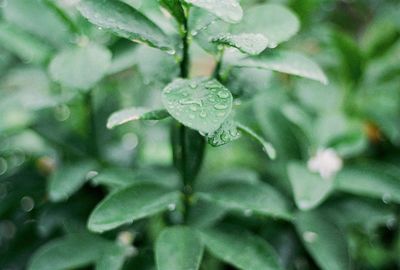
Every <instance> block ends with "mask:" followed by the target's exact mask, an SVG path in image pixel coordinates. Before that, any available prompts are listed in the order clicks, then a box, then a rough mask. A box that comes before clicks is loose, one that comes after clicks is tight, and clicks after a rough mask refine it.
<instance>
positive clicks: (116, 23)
mask: <svg viewBox="0 0 400 270" xmlns="http://www.w3.org/2000/svg"><path fill="white" fill-rule="evenodd" d="M78 9H79V11H80V12H81V13H82V15H83V16H84V17H86V18H87V19H88V20H89V21H90V22H91V23H93V24H95V25H97V26H98V27H101V28H104V29H107V30H109V31H111V32H112V33H114V34H116V35H118V36H120V37H123V38H127V39H130V40H132V41H136V40H138V41H140V42H144V43H146V44H148V45H150V46H152V47H156V48H160V49H162V50H165V51H169V52H171V53H173V52H175V50H174V46H172V44H171V41H170V40H169V38H168V36H167V35H166V34H165V33H164V32H163V31H162V30H161V29H160V28H159V27H158V26H157V25H156V24H155V23H154V22H152V21H151V20H150V19H148V18H147V17H146V16H144V15H143V14H142V13H140V12H139V11H137V10H136V9H134V8H133V7H131V6H129V5H127V4H124V3H122V2H119V1H115V0H82V1H81V3H80V4H79V6H78Z"/></svg>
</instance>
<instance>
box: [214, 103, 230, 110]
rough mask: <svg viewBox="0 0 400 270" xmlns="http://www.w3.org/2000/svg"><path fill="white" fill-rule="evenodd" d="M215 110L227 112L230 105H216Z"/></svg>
mask: <svg viewBox="0 0 400 270" xmlns="http://www.w3.org/2000/svg"><path fill="white" fill-rule="evenodd" d="M214 108H215V109H217V110H225V109H227V108H228V105H226V104H215V105H214Z"/></svg>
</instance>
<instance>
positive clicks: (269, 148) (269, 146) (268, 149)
mask: <svg viewBox="0 0 400 270" xmlns="http://www.w3.org/2000/svg"><path fill="white" fill-rule="evenodd" d="M237 126H238V129H239V130H241V131H243V132H244V133H245V134H247V135H249V136H250V137H252V138H254V139H255V140H256V141H258V142H259V143H260V144H261V145H262V146H263V150H264V151H265V153H267V155H268V156H269V157H270V158H271V159H276V150H275V148H274V146H273V145H272V144H271V143H269V142H267V141H266V140H264V138H262V137H261V136H260V135H258V134H257V133H255V131H253V130H252V129H251V128H249V127H247V126H245V125H243V124H239V123H238V124H237Z"/></svg>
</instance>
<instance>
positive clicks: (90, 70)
mask: <svg viewBox="0 0 400 270" xmlns="http://www.w3.org/2000/svg"><path fill="white" fill-rule="evenodd" d="M110 64H111V52H110V51H109V50H108V49H107V48H104V47H102V46H99V45H96V44H94V43H91V44H89V45H86V46H84V47H76V48H69V49H66V50H64V51H62V52H61V53H59V54H58V55H56V56H55V57H54V58H53V60H52V61H51V63H50V67H49V70H50V75H51V77H52V78H53V80H55V81H57V82H59V83H61V84H62V85H65V86H67V87H72V88H77V89H82V90H87V89H90V88H92V87H93V86H95V85H96V83H97V82H99V81H100V80H101V79H102V78H103V77H104V76H105V75H106V73H107V70H108V68H109V66H110Z"/></svg>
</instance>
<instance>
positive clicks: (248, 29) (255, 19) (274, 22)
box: [234, 4, 300, 48]
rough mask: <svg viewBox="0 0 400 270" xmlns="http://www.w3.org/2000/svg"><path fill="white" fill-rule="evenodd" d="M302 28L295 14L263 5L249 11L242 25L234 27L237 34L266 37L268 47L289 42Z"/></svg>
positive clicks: (275, 6)
mask: <svg viewBox="0 0 400 270" xmlns="http://www.w3.org/2000/svg"><path fill="white" fill-rule="evenodd" d="M299 28H300V22H299V20H298V18H297V17H296V15H295V14H293V12H291V11H290V10H289V9H287V8H286V7H284V6H281V5H276V4H261V5H256V6H253V7H251V8H250V9H248V10H247V11H246V12H245V14H244V17H243V20H242V21H241V22H240V24H237V25H235V26H234V32H235V33H255V34H262V35H264V36H265V37H266V38H267V39H268V41H269V44H268V46H269V47H271V48H274V47H276V46H277V45H279V44H280V43H282V42H284V41H287V40H289V39H290V38H291V37H292V36H294V35H295V34H296V33H297V32H298V31H299Z"/></svg>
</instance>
